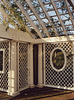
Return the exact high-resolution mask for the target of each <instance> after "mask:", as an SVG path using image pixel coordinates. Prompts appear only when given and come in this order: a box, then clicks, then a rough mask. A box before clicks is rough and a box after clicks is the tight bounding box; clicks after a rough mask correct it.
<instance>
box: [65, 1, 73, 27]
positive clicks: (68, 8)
mask: <svg viewBox="0 0 74 100" xmlns="http://www.w3.org/2000/svg"><path fill="white" fill-rule="evenodd" d="M65 3H66V6H67V9H68V13H69V15H70V19H71V21H72V24H73V26H74V20H73V18H72V15H71V12H70V10H69V7H68V3H67V0H65Z"/></svg>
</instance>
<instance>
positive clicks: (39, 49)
mask: <svg viewBox="0 0 74 100" xmlns="http://www.w3.org/2000/svg"><path fill="white" fill-rule="evenodd" d="M38 87H43V77H42V44H39V45H38Z"/></svg>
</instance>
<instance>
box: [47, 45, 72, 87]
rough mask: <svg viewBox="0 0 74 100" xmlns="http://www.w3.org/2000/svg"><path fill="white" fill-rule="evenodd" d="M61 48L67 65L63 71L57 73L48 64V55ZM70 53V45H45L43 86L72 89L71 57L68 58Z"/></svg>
mask: <svg viewBox="0 0 74 100" xmlns="http://www.w3.org/2000/svg"><path fill="white" fill-rule="evenodd" d="M56 47H59V48H62V49H63V50H64V51H65V52H66V55H67V57H66V58H67V63H66V66H65V68H64V70H62V71H60V72H57V71H55V70H54V69H53V68H52V66H51V64H50V53H51V51H52V50H53V49H54V48H56ZM71 53H72V45H71V43H55V44H45V59H46V61H45V84H46V85H52V86H60V87H66V88H72V87H73V56H70V57H69V56H68V55H69V54H71Z"/></svg>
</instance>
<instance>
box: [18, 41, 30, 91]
mask: <svg viewBox="0 0 74 100" xmlns="http://www.w3.org/2000/svg"><path fill="white" fill-rule="evenodd" d="M28 78H29V76H28V44H26V43H19V89H20V90H21V89H24V88H27V87H28V85H29V83H28Z"/></svg>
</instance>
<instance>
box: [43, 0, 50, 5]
mask: <svg viewBox="0 0 74 100" xmlns="http://www.w3.org/2000/svg"><path fill="white" fill-rule="evenodd" d="M42 2H43V3H44V4H46V3H50V2H51V1H50V0H42Z"/></svg>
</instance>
